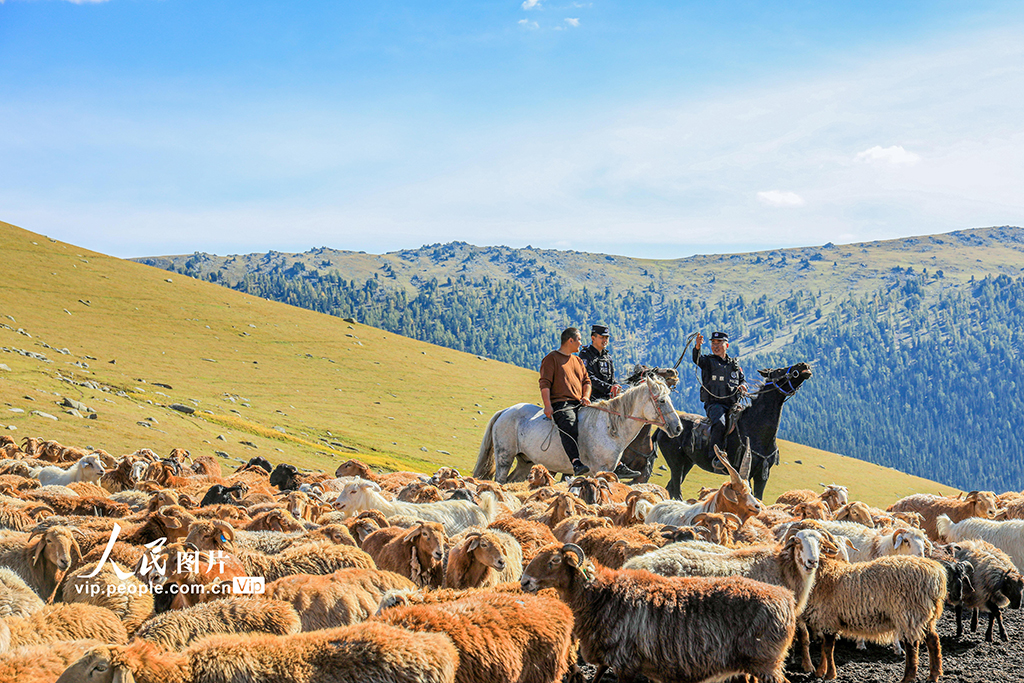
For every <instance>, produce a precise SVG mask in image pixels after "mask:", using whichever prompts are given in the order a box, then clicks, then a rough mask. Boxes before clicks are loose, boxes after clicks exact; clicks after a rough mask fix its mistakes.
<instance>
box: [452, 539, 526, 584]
mask: <svg viewBox="0 0 1024 683" xmlns="http://www.w3.org/2000/svg"><path fill="white" fill-rule="evenodd" d="M522 574H523V549H522V548H521V547H519V542H518V541H517V540H516V539H514V538H512V536H510V535H509V534H506V533H505V532H503V531H495V530H493V529H486V530H480V529H471V530H469V531H464V532H462V533H461V534H459V535H457V536H455V537H453V538H452V539H451V550H449V551H448V562H447V566H446V567H445V572H444V587H445V588H482V587H485V586H497V585H498V584H499V583H508V582H511V581H518V580H519V577H520V576H522Z"/></svg>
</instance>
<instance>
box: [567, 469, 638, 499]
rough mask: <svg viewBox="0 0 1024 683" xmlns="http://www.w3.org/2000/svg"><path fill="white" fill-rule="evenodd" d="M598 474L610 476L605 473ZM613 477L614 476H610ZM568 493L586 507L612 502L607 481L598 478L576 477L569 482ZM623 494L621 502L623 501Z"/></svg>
mask: <svg viewBox="0 0 1024 683" xmlns="http://www.w3.org/2000/svg"><path fill="white" fill-rule="evenodd" d="M599 474H610V473H607V472H603V473H599ZM612 476H613V477H614V476H615V475H614V474H613V475H612ZM569 493H571V494H572V495H574V496H576V497H577V498H579V499H580V500H581V501H583V502H584V503H586V504H587V505H607V504H608V503H611V502H612V492H611V489H610V488H609V482H608V480H607V479H605V478H603V477H600V476H593V477H576V478H575V479H573V480H572V481H570V482H569ZM625 499H626V498H625V494H623V498H622V500H625Z"/></svg>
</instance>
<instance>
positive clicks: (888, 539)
mask: <svg viewBox="0 0 1024 683" xmlns="http://www.w3.org/2000/svg"><path fill="white" fill-rule="evenodd" d="M816 528H819V529H825V530H826V531H828V532H829V533H830V534H832V535H833V536H836V537H838V538H839V539H840V540H842V539H843V538H847V539H849V540H850V544H849V545H848V546H847V547H848V548H849V549H850V552H849V559H850V562H867V561H869V560H874V559H876V558H879V557H884V556H886V555H915V556H917V557H927V556H928V554H929V552H930V551H931V548H932V544H931V542H930V541H929V540H928V539H927V538H926V537H925V535H924V532H923V531H921V530H920V529H896V530H882V529H869V528H868V527H866V526H864V525H863V524H857V523H856V522H829V521H823V522H819V523H818V525H817V526H816ZM785 530H786V527H785V526H781V527H777V528H776V535H777V536H778V535H780V534H782V533H785Z"/></svg>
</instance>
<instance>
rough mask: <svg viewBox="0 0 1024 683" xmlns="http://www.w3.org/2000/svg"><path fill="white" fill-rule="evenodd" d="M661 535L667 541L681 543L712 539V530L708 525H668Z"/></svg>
mask: <svg viewBox="0 0 1024 683" xmlns="http://www.w3.org/2000/svg"><path fill="white" fill-rule="evenodd" d="M661 537H662V538H664V539H665V543H666V544H668V543H680V542H682V541H709V542H710V541H711V530H710V529H708V528H707V527H706V526H698V525H694V526H681V527H675V526H666V527H665V528H664V529H663V530H662V532H661Z"/></svg>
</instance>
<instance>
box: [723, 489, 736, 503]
mask: <svg viewBox="0 0 1024 683" xmlns="http://www.w3.org/2000/svg"><path fill="white" fill-rule="evenodd" d="M722 493H724V494H725V497H726V499H727V500H728V501H729V502H730V503H735V502H737V501H738V500H739V498H737V497H736V492H735V491H733V490H732V487H731V486H725V487H723V488H722Z"/></svg>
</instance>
